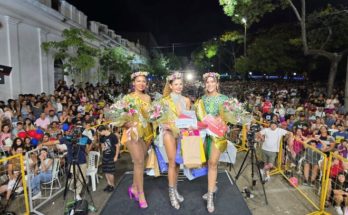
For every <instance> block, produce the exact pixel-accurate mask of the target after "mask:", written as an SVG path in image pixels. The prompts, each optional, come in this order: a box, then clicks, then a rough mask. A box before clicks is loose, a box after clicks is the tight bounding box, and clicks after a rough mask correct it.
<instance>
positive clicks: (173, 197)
mask: <svg viewBox="0 0 348 215" xmlns="http://www.w3.org/2000/svg"><path fill="white" fill-rule="evenodd" d="M169 199H170V204H171V205H172V206H173V208H175V209H177V210H179V209H180V204H179V202H178V199H177V198H176V195H175V189H174V187H169Z"/></svg>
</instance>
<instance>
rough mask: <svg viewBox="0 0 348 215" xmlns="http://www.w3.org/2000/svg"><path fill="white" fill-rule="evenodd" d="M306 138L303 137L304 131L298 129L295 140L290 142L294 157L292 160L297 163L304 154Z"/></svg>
mask: <svg viewBox="0 0 348 215" xmlns="http://www.w3.org/2000/svg"><path fill="white" fill-rule="evenodd" d="M305 140H306V137H305V136H303V135H302V129H300V128H298V129H296V132H295V135H294V138H293V139H292V141H289V150H290V153H291V155H292V158H293V159H294V160H295V161H296V163H297V161H298V160H299V159H300V156H301V154H302V152H303V149H304V145H303V143H304V142H305Z"/></svg>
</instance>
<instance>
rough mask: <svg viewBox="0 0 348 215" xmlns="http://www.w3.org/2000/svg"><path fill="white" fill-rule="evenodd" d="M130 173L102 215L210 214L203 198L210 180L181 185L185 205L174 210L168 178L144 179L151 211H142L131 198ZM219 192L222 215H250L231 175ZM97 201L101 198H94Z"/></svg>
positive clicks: (217, 206)
mask: <svg viewBox="0 0 348 215" xmlns="http://www.w3.org/2000/svg"><path fill="white" fill-rule="evenodd" d="M132 178H133V175H132V173H131V172H127V173H125V174H124V175H123V176H122V178H121V179H120V181H119V183H118V185H117V186H116V189H115V191H114V193H113V194H112V195H111V196H110V198H109V200H108V202H107V203H106V205H105V207H104V208H103V210H102V211H101V213H100V214H103V215H109V214H110V215H115V214H122V215H128V214H149V215H150V214H151V215H155V214H156V215H157V214H158V215H162V214H164V215H170V214H182V215H195V214H199V215H203V214H209V213H208V212H207V209H206V202H205V201H204V200H203V199H202V195H203V194H204V193H205V192H206V191H207V177H206V176H204V177H201V178H198V179H195V180H193V181H188V180H184V181H180V182H179V185H178V188H179V192H180V193H181V194H182V195H183V196H184V198H185V201H184V202H183V203H181V208H180V209H179V210H176V209H174V208H173V207H171V205H170V202H169V197H168V183H167V178H166V177H158V178H153V177H149V176H145V178H144V184H145V194H146V198H147V202H148V204H149V207H148V208H147V209H140V208H139V206H138V204H137V202H136V201H134V200H130V199H129V197H128V191H127V190H128V186H129V185H130V184H131V183H132ZM218 187H219V190H218V192H217V195H216V196H215V201H214V202H215V212H214V213H213V214H217V215H222V214H226V215H227V214H228V215H233V214H235V215H249V214H251V212H250V210H249V208H248V206H247V204H246V202H245V201H244V198H243V196H242V194H241V193H240V192H239V190H238V188H237V186H236V185H235V184H234V182H233V180H232V179H231V177H230V175H229V174H228V172H222V173H219V174H218ZM94 198H98V197H97V196H94Z"/></svg>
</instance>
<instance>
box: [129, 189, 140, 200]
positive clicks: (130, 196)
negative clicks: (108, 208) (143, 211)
mask: <svg viewBox="0 0 348 215" xmlns="http://www.w3.org/2000/svg"><path fill="white" fill-rule="evenodd" d="M128 195H129V198H130V199H133V198H134V200H135V201H139V195H137V194H136V193H133V187H132V186H130V187H128Z"/></svg>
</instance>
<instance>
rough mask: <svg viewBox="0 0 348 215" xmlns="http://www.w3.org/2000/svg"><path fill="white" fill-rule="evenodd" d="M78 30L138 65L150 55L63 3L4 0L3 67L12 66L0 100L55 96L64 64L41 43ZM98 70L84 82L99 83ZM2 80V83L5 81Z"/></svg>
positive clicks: (0, 3) (0, 24)
mask: <svg viewBox="0 0 348 215" xmlns="http://www.w3.org/2000/svg"><path fill="white" fill-rule="evenodd" d="M71 27H76V28H85V29H89V30H90V31H91V32H93V33H94V34H95V35H96V37H97V41H96V42H95V44H94V45H95V46H97V47H106V46H120V47H122V48H124V49H125V50H126V51H127V52H129V53H130V54H133V55H135V60H134V64H140V63H144V62H145V61H146V60H147V57H148V54H147V51H146V49H145V48H144V47H143V46H141V45H140V44H139V43H137V44H135V43H133V42H130V41H128V40H127V39H124V38H122V37H121V36H120V35H117V34H115V32H114V31H113V30H111V29H108V26H106V25H103V24H101V23H98V22H94V21H88V19H87V16H86V15H85V14H83V13H82V12H81V11H79V10H77V9H76V8H75V7H74V6H73V5H71V4H69V3H68V2H65V1H61V0H0V50H1V54H0V65H5V66H10V67H12V72H11V74H10V75H9V76H5V77H4V84H0V100H6V99H9V98H16V97H17V95H18V94H27V93H35V94H38V93H41V92H46V93H51V92H53V90H54V87H55V83H56V82H57V81H58V80H60V79H62V78H64V79H65V80H67V81H68V82H69V79H68V77H63V71H62V67H61V62H58V61H55V60H54V57H53V55H52V54H50V53H49V54H47V53H45V52H44V51H43V50H42V48H41V44H42V42H45V41H58V40H61V39H62V37H61V35H62V32H63V30H64V29H67V28H71ZM97 70H98V68H94V69H92V70H91V71H89V72H88V73H86V74H84V75H83V77H82V80H77V81H89V82H91V83H95V82H97V81H100V80H99V78H100V77H99V76H98V73H97V72H96V71H97ZM1 78H3V77H0V81H1Z"/></svg>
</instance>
